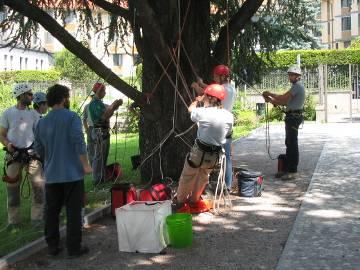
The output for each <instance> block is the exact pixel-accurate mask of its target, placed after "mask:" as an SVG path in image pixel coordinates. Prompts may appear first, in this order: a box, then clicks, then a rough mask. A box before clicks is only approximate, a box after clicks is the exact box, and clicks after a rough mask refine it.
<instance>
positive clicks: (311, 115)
mask: <svg viewBox="0 0 360 270" xmlns="http://www.w3.org/2000/svg"><path fill="white" fill-rule="evenodd" d="M284 110H285V108H284V107H282V106H276V107H272V108H271V109H270V111H269V113H268V116H267V119H268V121H270V122H271V121H283V120H284V118H285V113H284ZM315 117H316V111H315V101H314V97H313V96H312V95H311V94H307V95H306V97H305V103H304V120H308V121H314V120H315Z"/></svg>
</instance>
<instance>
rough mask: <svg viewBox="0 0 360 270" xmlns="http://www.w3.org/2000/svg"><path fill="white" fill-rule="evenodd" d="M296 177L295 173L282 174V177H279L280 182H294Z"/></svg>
mask: <svg viewBox="0 0 360 270" xmlns="http://www.w3.org/2000/svg"><path fill="white" fill-rule="evenodd" d="M296 176H297V173H296V172H294V173H290V172H289V173H286V174H284V175H283V176H281V180H283V181H289V180H294V179H295V178H296Z"/></svg>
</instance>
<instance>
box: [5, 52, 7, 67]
mask: <svg viewBox="0 0 360 270" xmlns="http://www.w3.org/2000/svg"><path fill="white" fill-rule="evenodd" d="M4 70H7V55H6V54H4Z"/></svg>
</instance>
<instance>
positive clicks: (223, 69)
mask: <svg viewBox="0 0 360 270" xmlns="http://www.w3.org/2000/svg"><path fill="white" fill-rule="evenodd" d="M213 73H214V74H216V75H219V76H222V75H223V76H229V75H230V69H229V68H228V67H227V66H225V65H218V66H216V67H215V68H214V70H213Z"/></svg>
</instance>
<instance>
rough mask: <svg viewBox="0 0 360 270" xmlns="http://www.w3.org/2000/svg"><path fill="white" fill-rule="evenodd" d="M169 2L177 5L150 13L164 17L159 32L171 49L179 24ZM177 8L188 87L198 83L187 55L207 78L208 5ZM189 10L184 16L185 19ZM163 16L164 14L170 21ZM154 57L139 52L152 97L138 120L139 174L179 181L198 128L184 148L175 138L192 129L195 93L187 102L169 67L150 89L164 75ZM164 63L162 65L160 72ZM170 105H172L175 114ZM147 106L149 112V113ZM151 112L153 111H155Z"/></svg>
mask: <svg viewBox="0 0 360 270" xmlns="http://www.w3.org/2000/svg"><path fill="white" fill-rule="evenodd" d="M159 2H162V3H159ZM171 2H172V3H176V2H177V1H168V0H163V1H156V6H155V5H154V6H153V8H154V10H155V13H158V14H162V15H161V18H159V22H160V24H161V25H160V28H161V29H162V31H163V33H164V38H165V40H166V42H167V45H168V47H169V49H174V48H175V47H176V44H177V42H178V37H179V34H178V33H179V25H178V10H177V7H176V5H174V6H170V5H171V4H170V3H171ZM181 3H182V6H181V8H180V11H181V26H183V25H184V28H183V31H182V34H181V40H180V42H182V43H183V46H184V48H185V50H181V51H180V70H181V72H182V73H183V75H184V77H185V78H186V83H187V85H188V87H189V86H190V84H191V82H192V81H194V80H195V79H196V74H194V71H193V69H192V67H191V64H190V63H189V60H188V58H187V57H186V54H185V51H186V53H187V54H188V55H189V57H190V61H191V63H192V65H193V66H194V67H195V69H196V73H197V74H198V75H200V76H207V74H208V71H209V68H210V44H209V42H210V26H209V1H202V0H200V1H191V2H190V3H191V6H190V8H189V10H188V1H181ZM169 8H172V9H171V12H169ZM164 9H167V10H164ZM187 10H188V14H187V15H186V11H187ZM164 14H168V16H165V15H164ZM185 16H186V18H185ZM184 20H185V24H184ZM165 29H166V32H165ZM144 48H150V45H149V44H144ZM155 54H156V53H154V52H152V51H150V50H146V49H144V50H143V92H147V93H149V92H153V97H151V98H150V104H149V105H146V106H145V107H144V108H143V110H142V115H141V119H140V134H139V138H140V141H139V143H140V149H141V156H142V160H144V159H147V160H146V161H145V162H144V164H143V166H142V168H141V174H142V179H143V181H145V182H147V181H149V180H150V179H152V180H153V181H158V180H160V179H161V177H166V176H167V177H171V178H172V179H173V180H175V181H177V180H178V178H179V176H180V173H181V170H182V167H183V164H184V160H185V156H186V154H187V152H188V151H189V149H190V148H189V146H191V145H192V144H193V142H194V138H195V134H196V127H194V128H193V129H192V130H191V131H190V132H188V133H186V134H185V135H184V136H182V138H183V140H184V141H185V142H186V143H185V142H184V141H183V140H182V139H180V138H176V137H175V135H176V134H177V133H181V132H183V131H185V130H186V129H187V128H189V127H190V126H191V125H192V124H193V123H192V122H191V121H190V115H189V113H188V111H187V106H188V105H189V104H190V103H191V100H193V99H194V97H195V94H194V93H192V92H191V96H190V97H189V95H188V94H187V91H186V89H185V87H184V85H183V83H182V81H181V79H180V78H177V69H176V66H175V64H174V63H173V62H172V63H171V64H170V66H169V68H168V70H167V74H168V75H164V76H163V79H162V80H161V81H160V83H159V84H158V85H157V87H156V88H155V89H154V87H155V85H156V84H157V83H158V80H159V78H160V77H161V76H162V74H163V72H164V70H163V68H162V67H161V65H159V63H158V60H157V59H156V56H155ZM167 64H168V63H162V65H163V66H164V67H166V66H167ZM167 76H170V77H171V79H172V81H173V82H174V83H176V82H177V86H178V87H177V88H178V91H179V93H180V94H181V96H182V97H183V100H184V101H185V102H186V105H185V104H184V102H183V101H182V100H181V98H180V97H179V96H176V91H175V89H174V86H173V84H172V83H171V82H170V80H169V79H168V77H167ZM175 98H176V102H175ZM174 102H175V104H176V106H175V114H174ZM147 107H150V108H151V109H150V110H147V109H146V108H147ZM154 108H156V109H155V110H154ZM149 114H151V115H149ZM169 133H171V134H170V136H169V138H168V139H167V140H165V139H166V137H167V136H168V135H169ZM164 140H165V141H164ZM159 145H160V148H159ZM154 149H155V150H154Z"/></svg>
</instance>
